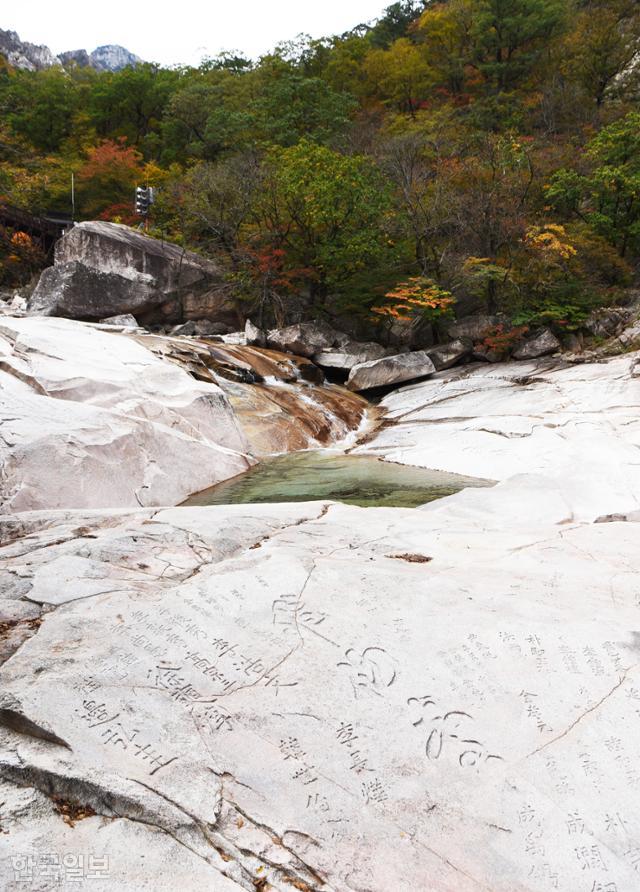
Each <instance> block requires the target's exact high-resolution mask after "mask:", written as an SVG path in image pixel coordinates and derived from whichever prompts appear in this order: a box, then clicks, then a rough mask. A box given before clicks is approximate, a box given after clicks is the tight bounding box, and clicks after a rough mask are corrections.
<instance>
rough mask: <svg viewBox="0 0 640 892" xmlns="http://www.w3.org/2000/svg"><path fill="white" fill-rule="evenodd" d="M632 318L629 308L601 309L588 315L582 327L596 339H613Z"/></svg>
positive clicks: (631, 311)
mask: <svg viewBox="0 0 640 892" xmlns="http://www.w3.org/2000/svg"><path fill="white" fill-rule="evenodd" d="M632 318H633V310H632V309H630V308H629V307H601V308H600V309H597V310H594V311H593V312H592V313H591V314H590V316H589V318H588V319H587V320H586V321H585V323H584V325H583V327H584V329H585V331H586V332H588V333H589V334H590V335H593V336H594V337H596V338H613V337H615V336H616V335H619V334H620V333H621V332H622V331H623V330H624V328H625V326H626V325H627V324H628V323H629V322H630V321H631V319H632Z"/></svg>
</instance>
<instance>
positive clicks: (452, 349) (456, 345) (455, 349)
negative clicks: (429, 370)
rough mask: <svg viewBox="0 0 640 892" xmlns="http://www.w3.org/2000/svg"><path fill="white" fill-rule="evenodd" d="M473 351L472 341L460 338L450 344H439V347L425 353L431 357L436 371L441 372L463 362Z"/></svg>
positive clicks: (431, 348)
mask: <svg viewBox="0 0 640 892" xmlns="http://www.w3.org/2000/svg"><path fill="white" fill-rule="evenodd" d="M471 351H472V346H471V341H470V340H468V339H467V340H463V339H461V338H459V339H458V340H456V341H451V342H450V343H449V344H439V345H438V346H437V347H430V348H429V349H428V350H425V353H427V354H428V355H429V356H430V357H431V361H432V362H433V364H434V366H435V368H436V371H437V372H440V371H442V370H443V369H449V368H451V367H452V366H454V365H457V364H458V363H459V362H460V361H461V360H463V359H465V358H466V357H467V356H469V355H470V354H471Z"/></svg>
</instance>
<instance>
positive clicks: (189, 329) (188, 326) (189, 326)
mask: <svg viewBox="0 0 640 892" xmlns="http://www.w3.org/2000/svg"><path fill="white" fill-rule="evenodd" d="M170 334H172V335H182V336H183V337H193V336H194V335H195V334H196V324H195V322H193V321H191V322H183V324H182V325H174V326H173V328H172V329H171V332H170Z"/></svg>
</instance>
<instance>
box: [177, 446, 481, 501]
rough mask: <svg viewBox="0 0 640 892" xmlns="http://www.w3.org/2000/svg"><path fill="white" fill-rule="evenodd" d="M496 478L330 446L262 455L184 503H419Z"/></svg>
mask: <svg viewBox="0 0 640 892" xmlns="http://www.w3.org/2000/svg"><path fill="white" fill-rule="evenodd" d="M491 485H492V481H487V480H478V479H476V478H473V477H461V476H459V475H457V474H447V473H445V472H444V471H431V470H428V469H425V468H414V467H410V466H408V465H396V464H392V463H390V462H383V461H380V460H379V459H377V458H374V457H371V456H366V455H344V454H343V453H335V452H330V451H326V450H323V451H318V452H314V451H311V452H296V453H292V454H290V455H279V456H276V457H273V458H265V459H263V460H262V461H261V462H260V464H259V465H257V466H256V467H255V468H252V469H251V470H250V471H247V473H246V474H242V475H241V476H240V477H234V478H233V479H232V480H226V481H225V482H224V483H219V484H218V485H217V486H214V487H212V488H211V489H207V490H205V491H204V492H201V493H198V494H197V495H195V496H191V498H190V499H188V500H187V501H186V502H185V503H184V504H185V505H233V504H238V503H248V502H254V503H255V502H258V503H265V502H311V501H322V500H326V499H330V500H332V501H336V502H346V503H347V504H348V505H359V506H361V507H363V508H371V507H375V506H386V507H388V508H391V507H396V508H416V507H417V506H418V505H424V504H425V503H426V502H432V501H433V500H434V499H441V498H443V497H444V496H450V495H453V493H455V492H459V491H460V490H461V489H464V488H465V487H468V486H475V487H479V486H491Z"/></svg>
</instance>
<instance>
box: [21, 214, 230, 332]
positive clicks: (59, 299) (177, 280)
mask: <svg viewBox="0 0 640 892" xmlns="http://www.w3.org/2000/svg"><path fill="white" fill-rule="evenodd" d="M223 284H224V283H223V277H222V273H221V271H220V269H219V267H218V266H217V265H216V264H215V263H213V262H212V261H209V260H206V259H204V258H203V257H200V256H198V255H197V254H192V253H190V252H187V251H184V250H183V249H182V248H180V247H179V246H178V245H173V244H170V243H168V242H163V241H159V240H158V239H153V238H149V236H147V235H144V234H143V233H142V232H140V231H138V230H135V229H131V228H130V227H128V226H121V225H119V224H117V223H103V222H87V223H80V224H78V225H77V226H74V227H73V229H71V230H70V231H69V232H68V233H67V235H65V236H64V238H62V239H61V240H60V241H59V242H58V243H57V245H56V253H55V265H54V266H53V267H50V268H48V269H46V270H44V272H43V273H42V275H41V277H40V281H39V282H38V285H37V287H36V289H35V291H34V292H33V294H32V295H31V297H30V299H29V302H28V309H29V312H30V313H33V314H37V315H49V316H66V317H70V318H74V319H85V320H97V319H103V318H105V317H107V316H115V315H120V314H123V313H132V314H133V315H135V316H136V318H138V319H139V321H141V322H142V323H152V322H159V323H163V322H166V321H169V322H171V321H176V322H177V321H178V320H179V319H185V318H186V319H187V320H189V319H210V320H212V321H216V322H225V323H230V322H232V321H235V319H236V318H237V313H236V309H235V307H234V305H233V304H232V303H231V302H230V301H229V299H228V297H227V296H226V291H225V289H224V288H223V287H222V286H223Z"/></svg>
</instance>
